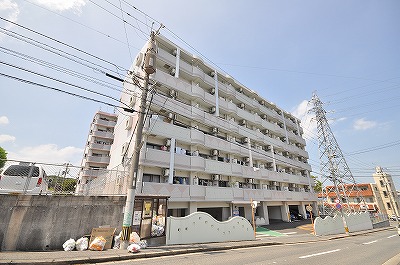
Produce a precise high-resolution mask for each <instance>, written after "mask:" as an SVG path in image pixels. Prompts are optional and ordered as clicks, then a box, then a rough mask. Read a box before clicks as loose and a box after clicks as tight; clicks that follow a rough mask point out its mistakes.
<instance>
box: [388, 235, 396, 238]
mask: <svg viewBox="0 0 400 265" xmlns="http://www.w3.org/2000/svg"><path fill="white" fill-rule="evenodd" d="M395 236H397V235H392V236H388V237H387V238H392V237H395Z"/></svg>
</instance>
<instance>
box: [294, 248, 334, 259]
mask: <svg viewBox="0 0 400 265" xmlns="http://www.w3.org/2000/svg"><path fill="white" fill-rule="evenodd" d="M340 250H341V249H340V248H338V249H334V250H330V251H325V252H320V253H315V254H311V255H307V256H301V257H299V259H305V258H310V257H315V256H320V255H324V254H329V253H333V252H338V251H340Z"/></svg>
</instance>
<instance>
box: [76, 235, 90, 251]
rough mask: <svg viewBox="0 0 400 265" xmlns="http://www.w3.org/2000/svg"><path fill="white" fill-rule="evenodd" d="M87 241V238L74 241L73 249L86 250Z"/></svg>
mask: <svg viewBox="0 0 400 265" xmlns="http://www.w3.org/2000/svg"><path fill="white" fill-rule="evenodd" d="M88 246H89V239H88V238H87V237H81V238H79V239H78V240H76V243H75V247H76V250H79V251H82V250H86V249H88Z"/></svg>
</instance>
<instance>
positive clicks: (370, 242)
mask: <svg viewBox="0 0 400 265" xmlns="http://www.w3.org/2000/svg"><path fill="white" fill-rule="evenodd" d="M376 242H378V240H374V241H369V242H367V243H363V245H369V244H372V243H376Z"/></svg>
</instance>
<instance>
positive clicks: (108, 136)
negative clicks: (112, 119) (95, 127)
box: [92, 131, 114, 139]
mask: <svg viewBox="0 0 400 265" xmlns="http://www.w3.org/2000/svg"><path fill="white" fill-rule="evenodd" d="M92 135H93V136H96V137H99V138H105V139H114V134H113V133H112V132H104V131H94V132H92Z"/></svg>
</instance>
